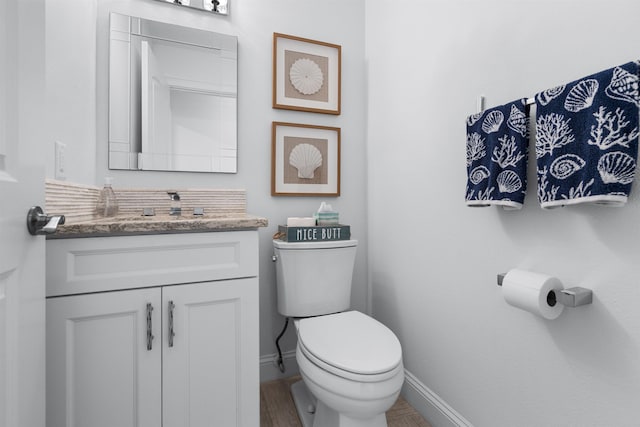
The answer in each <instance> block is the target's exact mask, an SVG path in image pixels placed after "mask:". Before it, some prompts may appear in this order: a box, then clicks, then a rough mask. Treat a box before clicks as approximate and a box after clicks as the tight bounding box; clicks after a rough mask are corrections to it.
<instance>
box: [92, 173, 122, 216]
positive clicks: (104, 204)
mask: <svg viewBox="0 0 640 427" xmlns="http://www.w3.org/2000/svg"><path fill="white" fill-rule="evenodd" d="M112 181H113V179H112V178H111V177H105V179H104V187H103V188H102V190H100V194H99V195H98V203H97V204H96V215H97V216H99V217H109V216H116V214H117V213H118V199H116V193H115V192H114V191H113V188H112V187H111V182H112Z"/></svg>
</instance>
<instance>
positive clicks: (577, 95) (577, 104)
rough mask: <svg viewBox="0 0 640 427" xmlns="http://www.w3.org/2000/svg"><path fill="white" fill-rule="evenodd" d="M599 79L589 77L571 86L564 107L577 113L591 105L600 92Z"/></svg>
mask: <svg viewBox="0 0 640 427" xmlns="http://www.w3.org/2000/svg"><path fill="white" fill-rule="evenodd" d="M598 86H599V84H598V81H597V80H595V79H587V80H582V81H580V82H578V83H577V84H576V85H575V86H574V87H572V88H571V90H570V91H569V93H568V94H567V98H566V99H565V100H564V108H565V109H566V110H567V111H571V112H572V113H576V112H578V111H580V110H584V109H585V108H589V107H591V105H592V104H593V99H594V98H595V97H596V93H597V92H598Z"/></svg>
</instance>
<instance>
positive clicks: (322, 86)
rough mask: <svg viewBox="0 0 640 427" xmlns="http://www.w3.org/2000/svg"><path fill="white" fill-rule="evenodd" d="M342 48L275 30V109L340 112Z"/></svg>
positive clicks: (326, 112)
mask: <svg viewBox="0 0 640 427" xmlns="http://www.w3.org/2000/svg"><path fill="white" fill-rule="evenodd" d="M341 62H342V47H341V46H340V45H336V44H331V43H325V42H321V41H317V40H310V39H305V38H302V37H296V36H291V35H287V34H281V33H273V108H280V109H285V110H298V111H309V112H314V113H324V114H335V115H339V114H340V104H341V68H342V64H341Z"/></svg>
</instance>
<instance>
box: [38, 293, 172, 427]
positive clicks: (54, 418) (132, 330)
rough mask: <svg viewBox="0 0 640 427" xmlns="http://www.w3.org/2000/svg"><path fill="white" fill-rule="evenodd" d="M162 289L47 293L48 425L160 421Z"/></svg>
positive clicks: (121, 425)
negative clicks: (55, 295)
mask: <svg viewBox="0 0 640 427" xmlns="http://www.w3.org/2000/svg"><path fill="white" fill-rule="evenodd" d="M161 326H162V325H161V324H160V289H159V288H147V289H138V290H131V291H117V292H103V293H95V294H85V295H73V296H67V297H53V298H49V299H48V300H47V427H65V426H91V427H116V426H117V427H159V426H160V425H162V421H161V419H160V417H161V416H162V409H161V405H162V399H161V392H162V386H161V381H162V380H161V369H162V366H161V362H160V357H161V354H162V350H161V341H162V339H161V332H160V328H161Z"/></svg>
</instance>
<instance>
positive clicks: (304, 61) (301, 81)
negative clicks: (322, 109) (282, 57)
mask: <svg viewBox="0 0 640 427" xmlns="http://www.w3.org/2000/svg"><path fill="white" fill-rule="evenodd" d="M289 80H290V81H291V84H292V85H293V87H295V88H296V90H297V91H298V92H300V93H302V94H303V95H313V94H314V93H316V92H318V91H319V90H320V88H321V87H322V84H323V82H324V76H323V75H322V70H321V69H320V66H318V64H316V63H315V62H314V61H312V60H311V59H308V58H300V59H298V60H297V61H296V62H294V63H293V64H292V65H291V68H290V69H289Z"/></svg>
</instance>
